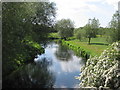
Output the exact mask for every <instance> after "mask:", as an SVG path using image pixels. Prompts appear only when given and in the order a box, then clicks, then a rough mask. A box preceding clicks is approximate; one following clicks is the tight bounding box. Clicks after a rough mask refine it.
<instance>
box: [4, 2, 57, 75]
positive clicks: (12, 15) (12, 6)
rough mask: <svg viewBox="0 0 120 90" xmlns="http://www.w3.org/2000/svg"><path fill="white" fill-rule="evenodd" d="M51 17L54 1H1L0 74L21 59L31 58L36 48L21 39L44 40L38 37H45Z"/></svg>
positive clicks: (16, 64) (21, 60)
mask: <svg viewBox="0 0 120 90" xmlns="http://www.w3.org/2000/svg"><path fill="white" fill-rule="evenodd" d="M54 17H55V4H53V3H50V2H3V3H2V36H3V42H2V43H3V45H2V48H3V52H2V54H3V57H4V58H3V64H4V65H3V71H4V73H3V74H6V75H7V74H9V73H10V71H13V70H15V68H17V67H18V66H20V65H21V64H20V63H21V62H22V63H23V61H25V60H28V59H31V58H33V56H32V55H31V53H34V52H36V51H35V50H36V49H35V48H31V47H29V46H27V45H26V42H24V41H25V40H26V39H27V40H28V39H30V40H33V41H38V40H37V39H39V41H40V40H42V39H44V38H42V39H40V37H46V35H47V33H48V32H49V28H48V27H51V26H52V23H53V21H54ZM46 30H47V31H46ZM26 37H30V38H26ZM4 67H5V68H4ZM3 76H4V75H3Z"/></svg>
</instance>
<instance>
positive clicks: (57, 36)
mask: <svg viewBox="0 0 120 90" xmlns="http://www.w3.org/2000/svg"><path fill="white" fill-rule="evenodd" d="M49 37H54V38H60V36H59V35H58V33H50V34H49Z"/></svg>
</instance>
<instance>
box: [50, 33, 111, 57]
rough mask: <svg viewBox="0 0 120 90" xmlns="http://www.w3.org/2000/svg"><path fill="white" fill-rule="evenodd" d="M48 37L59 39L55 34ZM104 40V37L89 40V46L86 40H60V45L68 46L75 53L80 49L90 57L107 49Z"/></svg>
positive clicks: (73, 38) (107, 45)
mask: <svg viewBox="0 0 120 90" xmlns="http://www.w3.org/2000/svg"><path fill="white" fill-rule="evenodd" d="M49 37H51V38H52V37H54V38H58V39H60V37H59V36H58V34H57V33H51V34H50V36H49ZM105 38H106V37H105V36H103V37H100V36H99V35H98V36H97V38H92V39H91V44H88V41H87V38H85V39H84V40H81V41H80V40H78V39H76V38H75V37H70V38H68V39H67V40H62V41H63V42H62V43H64V44H66V45H68V46H69V47H70V48H71V49H74V50H75V49H76V51H79V49H81V50H82V51H84V52H85V53H87V54H89V55H91V56H99V55H100V54H101V53H102V52H103V51H104V50H105V49H106V48H108V47H109V44H108V43H107V41H106V39H105Z"/></svg>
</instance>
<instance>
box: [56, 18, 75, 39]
mask: <svg viewBox="0 0 120 90" xmlns="http://www.w3.org/2000/svg"><path fill="white" fill-rule="evenodd" d="M55 27H56V29H57V30H58V34H59V36H60V37H61V38H64V39H65V40H66V38H68V37H71V36H73V30H74V24H73V22H72V21H71V20H70V19H61V20H59V21H57V23H56V25H55Z"/></svg>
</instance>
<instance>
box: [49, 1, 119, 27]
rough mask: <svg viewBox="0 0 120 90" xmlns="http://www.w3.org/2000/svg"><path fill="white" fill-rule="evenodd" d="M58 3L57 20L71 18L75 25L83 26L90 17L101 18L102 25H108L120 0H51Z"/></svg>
mask: <svg viewBox="0 0 120 90" xmlns="http://www.w3.org/2000/svg"><path fill="white" fill-rule="evenodd" d="M50 1H51V2H55V3H56V7H57V15H56V20H60V19H63V18H64V19H71V20H72V21H73V22H74V24H75V27H76V28H78V27H83V26H84V25H86V24H87V22H88V19H90V18H91V19H93V18H94V17H95V18H96V19H99V22H100V26H102V27H106V26H108V23H109V22H110V21H111V19H112V16H113V14H114V13H115V11H116V10H118V1H120V0H50Z"/></svg>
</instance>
